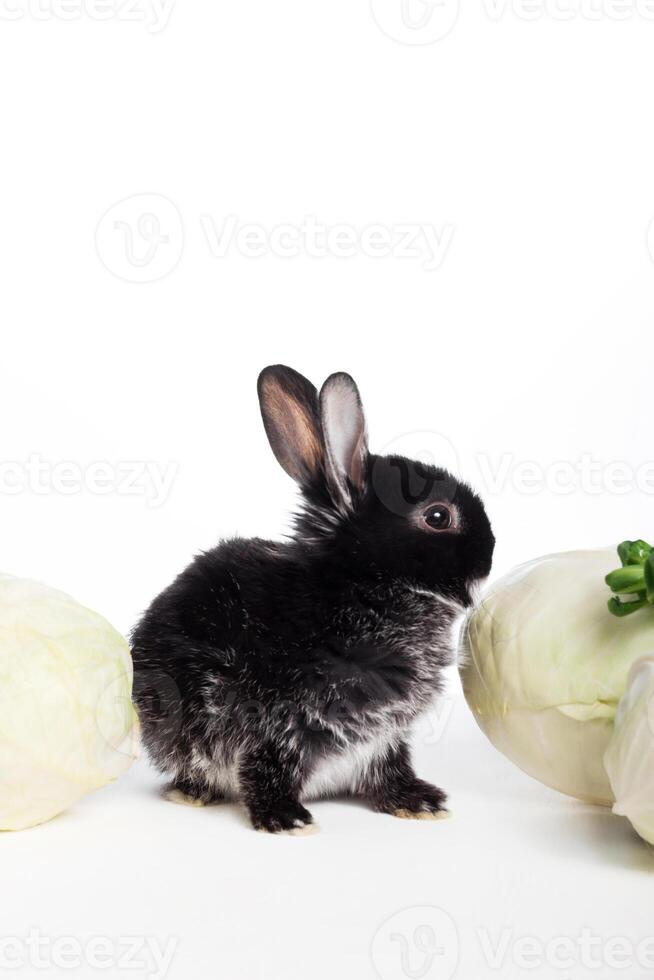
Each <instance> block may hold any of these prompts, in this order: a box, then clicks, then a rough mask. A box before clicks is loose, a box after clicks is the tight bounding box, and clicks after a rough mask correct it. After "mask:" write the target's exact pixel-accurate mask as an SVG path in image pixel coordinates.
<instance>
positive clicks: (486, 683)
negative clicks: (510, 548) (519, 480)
mask: <svg viewBox="0 0 654 980" xmlns="http://www.w3.org/2000/svg"><path fill="white" fill-rule="evenodd" d="M615 565H616V551H615V548H609V549H605V550H597V551H572V552H567V553H564V554H555V555H550V556H548V557H545V558H540V559H538V560H536V561H532V562H529V563H527V564H525V565H522V566H520V567H519V568H517V569H515V570H514V571H513V572H511V573H510V574H509V575H507V576H506V577H505V578H503V579H501V580H500V581H498V582H497V583H496V584H495V585H494V586H493V587H491V589H490V591H489V592H488V594H487V595H486V596H485V598H484V599H483V600H482V601H481V603H480V604H479V606H478V607H477V608H475V609H474V610H473V611H472V612H471V614H470V615H469V616H468V618H467V620H466V622H465V624H464V627H463V632H462V649H461V658H460V659H461V662H460V669H461V677H462V681H463V688H464V691H465V695H466V699H467V701H468V704H469V705H470V708H471V709H472V712H473V714H474V716H475V718H476V719H477V722H478V724H479V726H480V727H481V729H482V731H484V732H485V734H486V735H487V736H488V738H489V739H490V740H491V742H492V743H493V744H494V745H495V746H496V748H498V749H499V750H500V751H501V752H503V753H504V754H505V755H506V756H508V758H509V759H511V760H512V761H513V762H514V763H516V765H518V766H519V767H520V768H521V769H523V770H524V771H525V772H526V773H528V774H529V775H530V776H534V777H535V778H536V779H538V780H540V781H541V782H542V783H545V784H546V785H547V786H551V787H553V788H554V789H557V790H560V791H561V792H562V793H567V794H568V795H570V796H574V797H577V798H578V799H580V800H584V801H587V802H591V803H599V804H604V805H607V806H610V805H612V804H613V802H614V800H615V797H614V791H613V788H612V786H611V783H610V781H609V778H608V775H607V773H606V769H605V767H604V754H605V752H606V750H607V747H608V745H609V742H610V740H611V737H612V734H613V724H614V719H615V716H616V712H617V708H618V704H619V702H620V699H621V698H622V696H623V695H624V694H625V691H626V688H627V678H628V675H629V670H630V668H631V666H632V664H633V663H634V662H635V661H637V660H638V659H639V658H640V657H643V656H646V655H647V654H651V653H652V652H653V651H654V610H653V609H652V608H651V606H648V607H647V608H643V609H640V610H639V611H637V612H635V613H634V614H633V615H631V616H627V617H624V618H618V617H617V616H615V615H612V614H611V613H610V612H609V609H608V607H607V598H608V593H607V588H606V583H605V576H606V575H607V574H608V573H609V572H611V571H612V570H613V569H614V568H615Z"/></svg>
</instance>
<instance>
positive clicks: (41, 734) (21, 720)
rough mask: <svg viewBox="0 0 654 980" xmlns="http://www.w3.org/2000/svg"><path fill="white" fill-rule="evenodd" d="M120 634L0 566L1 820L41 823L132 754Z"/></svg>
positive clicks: (12, 824) (3, 823) (8, 826)
mask: <svg viewBox="0 0 654 980" xmlns="http://www.w3.org/2000/svg"><path fill="white" fill-rule="evenodd" d="M131 690H132V664H131V658H130V654H129V649H128V646H127V643H126V642H125V640H124V639H123V637H122V636H121V635H120V634H119V633H117V632H116V630H114V629H113V628H112V627H111V626H110V625H109V623H107V622H106V620H104V619H103V618H102V617H101V616H98V615H97V614H96V613H94V612H91V611H90V610H89V609H86V608H84V606H81V605H79V603H77V602H75V600H74V599H71V598H70V597H69V596H67V595H65V594H64V593H63V592H58V591H56V590H55V589H51V588H48V587H47V586H45V585H41V584H39V583H37V582H31V581H28V580H26V579H19V578H12V577H10V576H6V575H2V576H0V830H19V829H22V828H25V827H32V826H34V825H35V824H40V823H43V822H44V821H46V820H49V819H50V818H51V817H54V816H56V814H58V813H61V812H62V811H63V810H66V809H67V808H68V807H70V806H71V805H72V804H73V803H75V802H76V801H77V800H79V799H80V798H81V797H83V796H84V795H85V794H87V793H89V792H91V791H92V790H95V789H98V788H99V787H101V786H104V785H105V784H106V783H109V782H111V781H112V780H114V779H116V778H117V777H118V776H119V775H120V774H121V773H123V772H125V770H126V769H128V768H129V766H130V765H131V763H132V761H133V759H134V757H135V754H136V725H135V714H134V709H133V707H132V704H131Z"/></svg>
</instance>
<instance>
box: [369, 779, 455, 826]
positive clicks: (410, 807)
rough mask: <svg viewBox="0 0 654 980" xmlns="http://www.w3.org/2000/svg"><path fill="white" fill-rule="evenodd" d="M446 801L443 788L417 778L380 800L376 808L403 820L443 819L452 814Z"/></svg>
mask: <svg viewBox="0 0 654 980" xmlns="http://www.w3.org/2000/svg"><path fill="white" fill-rule="evenodd" d="M446 803H447V796H446V794H445V793H444V792H443V790H442V789H439V788H438V787H437V786H431V785H430V783H425V782H423V781H422V780H421V779H417V780H416V781H415V782H414V783H410V784H408V785H405V786H402V787H398V789H396V790H395V791H393V792H391V793H389V794H388V795H387V796H386V797H385V798H384V799H383V800H378V801H377V802H376V809H377V810H380V811H381V812H382V813H391V814H392V815H393V816H394V817H400V818H402V819H403V820H443V819H445V818H446V817H449V815H450V813H449V810H448V809H447V807H446Z"/></svg>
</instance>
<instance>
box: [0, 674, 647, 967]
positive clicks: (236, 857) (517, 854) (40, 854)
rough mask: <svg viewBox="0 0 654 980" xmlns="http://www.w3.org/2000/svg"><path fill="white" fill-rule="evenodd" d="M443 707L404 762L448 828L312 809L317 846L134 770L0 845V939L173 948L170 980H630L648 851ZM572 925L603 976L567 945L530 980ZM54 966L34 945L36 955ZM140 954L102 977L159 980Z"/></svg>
mask: <svg viewBox="0 0 654 980" xmlns="http://www.w3.org/2000/svg"><path fill="white" fill-rule="evenodd" d="M454 693H455V698H454V700H453V701H452V703H451V704H450V703H447V702H446V703H445V704H444V706H443V711H442V712H441V716H440V721H439V720H438V719H436V718H434V719H433V722H434V723H433V725H427V726H426V728H425V729H424V735H426V739H427V743H429V744H427V743H426V742H425V737H424V735H423V737H422V738H418V740H417V747H416V761H417V765H418V769H419V771H420V773H421V774H422V775H423V776H424V777H426V778H431V779H433V780H436V781H438V782H439V783H440V785H442V786H443V787H445V788H447V790H448V791H449V792H450V794H451V808H452V817H451V819H450V820H447V821H439V822H427V821H425V822H423V821H408V820H397V819H395V818H393V817H389V816H382V815H380V814H375V813H372V812H371V811H369V810H368V809H367V808H366V807H365V806H363V805H360V804H356V803H352V802H339V801H329V802H319V803H314V804H312V805H311V808H312V811H313V813H314V816H315V818H316V820H317V821H318V823H319V824H320V831H319V833H318V834H316V835H315V836H312V837H306V838H296V837H274V836H269V835H264V834H257V833H254V832H253V831H251V830H250V828H249V827H248V826H247V823H246V819H245V816H244V814H243V813H242V811H241V810H240V808H238V807H236V806H232V805H223V806H217V807H206V808H204V809H194V808H191V807H186V806H179V805H175V804H173V803H168V802H166V801H165V800H162V799H161V798H160V797H159V796H158V795H157V787H158V782H157V780H156V779H155V778H154V777H153V775H152V773H151V771H150V770H149V769H147V768H146V767H145V765H144V764H141V763H139V764H138V765H137V766H136V767H135V768H134V769H133V770H132V771H131V773H130V774H128V776H126V777H125V778H124V779H123V780H122V781H121V782H120V783H119V784H116V785H115V786H113V787H110V788H107V789H105V790H102V791H101V792H99V793H97V794H96V795H95V796H94V797H91V798H89V799H87V800H86V801H85V802H83V803H81V804H79V805H78V806H76V807H75V808H74V809H73V810H71V811H70V812H69V813H67V814H66V815H65V816H62V817H60V818H58V819H57V820H54V821H52V822H51V823H50V824H48V825H46V826H44V827H42V828H39V829H36V830H33V831H29V832H24V833H22V834H14V835H5V836H4V837H2V838H1V839H0V847H1V848H2V866H3V870H2V879H3V892H4V894H5V903H4V904H3V914H2V931H3V934H4V935H5V936H6V935H11V936H14V935H15V936H18V937H24V936H25V935H26V931H27V928H28V927H33V928H37V929H38V930H39V931H40V935H42V936H48V937H51V938H55V937H62V936H66V937H67V936H71V935H72V936H75V937H78V938H79V940H80V941H81V942H82V944H83V948H86V947H87V944H88V943H89V941H90V940H91V939H92V938H93V937H96V936H107V937H108V938H109V940H110V941H111V942H112V943H113V944H114V946H113V947H112V948H113V949H114V950H117V951H118V950H120V948H121V944H122V943H123V942H124V940H125V937H142V938H147V939H148V940H150V941H151V942H154V943H157V944H158V947H157V948H164V949H165V948H168V944H169V943H170V942H171V941H173V943H174V945H173V946H172V947H170V948H174V955H173V958H172V962H171V964H170V967H169V969H168V972H167V974H166V975H167V977H168V978H169V980H188V978H190V977H193V978H203V977H212V976H218V977H229V978H231V980H241V978H243V980H252V978H278V977H279V978H284V980H296V978H297V980H305V978H306V977H307V976H308V975H310V976H312V977H315V978H317V980H323V978H324V980H333V978H334V977H340V976H344V977H356V978H361V980H367V978H371V980H372V978H373V977H375V976H376V973H375V966H377V967H378V968H379V970H380V971H381V976H383V977H384V978H386V977H389V978H393V980H394V978H398V980H401V978H403V977H410V976H418V977H421V976H426V977H428V978H430V980H431V978H435V980H444V978H448V977H450V975H451V974H450V973H449V972H448V971H447V969H446V968H445V967H444V966H443V964H446V966H447V965H449V964H452V963H453V964H454V965H456V964H457V963H458V972H456V973H455V974H452V975H453V976H456V977H462V978H474V977H481V976H486V975H489V976H497V977H500V978H502V980H504V978H514V977H515V978H517V977H524V976H526V975H533V976H535V977H538V978H540V977H548V978H550V977H561V978H569V977H572V978H574V980H577V978H586V977H588V978H591V977H598V978H600V980H608V978H609V977H612V976H613V975H614V974H616V972H618V973H619V975H622V976H626V977H629V978H630V980H631V978H633V980H636V978H640V977H644V976H645V975H646V974H647V970H645V969H639V968H638V964H637V960H636V952H635V949H636V946H637V944H638V943H640V942H641V941H642V940H643V939H645V938H646V937H650V936H651V935H652V932H653V928H652V917H651V889H652V874H653V873H654V849H650V848H647V847H646V845H644V844H643V843H642V842H641V841H640V840H639V839H638V838H637V837H636V836H635V835H634V833H633V831H632V830H631V828H630V827H629V824H628V823H627V821H626V820H624V819H622V818H619V817H614V816H612V815H611V813H610V811H608V810H605V809H603V808H594V807H589V806H584V805H582V804H579V803H575V802H573V801H571V800H568V799H567V798H566V797H563V796H560V795H558V794H557V793H555V792H553V791H550V790H547V789H546V788H545V787H542V786H540V785H539V784H538V783H536V782H534V781H533V780H531V779H529V778H528V777H527V776H524V775H522V773H520V771H519V770H517V769H516V768H515V767H514V766H512V765H511V764H510V763H509V762H508V761H506V760H505V759H504V758H503V757H502V756H500V755H499V754H498V753H497V752H495V751H494V750H493V749H492V747H491V746H490V745H489V744H488V742H487V741H486V740H485V738H484V737H483V736H482V734H481V733H480V732H479V731H478V730H477V728H476V726H475V723H474V722H473V721H472V719H471V716H470V714H469V712H468V711H467V708H466V706H465V704H464V703H463V702H462V700H460V699H459V697H458V694H457V692H456V687H454ZM445 719H448V721H447V724H446V725H444V724H443V722H444V720H445ZM437 733H441V734H442V737H441V738H440V739H437V740H436V741H434V740H435V736H436V734H437ZM424 907H428V908H429V909H433V908H434V907H435V908H436V909H439V910H441V912H440V914H439V913H436V920H435V921H436V925H437V932H436V934H437V937H438V946H439V948H440V949H443V950H444V953H443V955H441V956H439V957H436V958H434V960H433V966H432V968H431V969H429V970H427V972H424V973H422V972H420V970H421V969H422V968H424V966H425V965H427V964H428V963H429V962H431V961H430V960H429V958H427V957H425V955H424V953H422V952H421V951H420V947H419V946H416V945H415V943H416V940H415V939H414V933H415V929H416V928H417V927H419V926H421V925H424V924H425V923H427V924H428V923H429V922H431V921H432V920H433V915H434V913H433V912H431V911H428V912H427V913H425V912H424ZM403 910H410V911H409V912H408V913H407V912H405V913H404V918H402V919H400V921H399V924H398V923H397V922H394V923H392V924H391V929H390V931H392V934H393V935H396V936H398V935H399V936H405V938H406V942H407V943H408V944H409V945H408V948H409V949H410V955H411V958H410V960H409V961H408V962H409V969H410V970H416V971H418V972H416V973H410V972H407V973H404V972H402V966H401V963H402V961H401V958H400V956H401V940H399V939H398V938H396V939H395V940H392V939H390V938H389V929H386V930H384V929H383V926H384V923H385V922H386V921H387V920H388V919H390V918H391V917H394V916H395V915H396V914H397V913H401V912H402V911H403ZM442 913H446V915H445V916H443V914H442ZM447 916H449V917H450V918H451V920H452V921H453V922H454V924H455V931H454V932H450V931H448V929H447V925H448V918H447ZM380 929H381V930H382V931H381V933H380V937H379V938H378V939H377V940H375V936H376V934H377V933H378V931H379V930H380ZM505 930H508V931H509V932H507V933H506V935H510V941H509V943H508V946H507V949H506V953H505V954H504V956H503V957H502V958H501V967H500V968H499V969H495V968H494V967H493V961H492V959H491V960H488V959H487V958H486V956H485V952H484V950H485V949H486V946H485V945H484V943H485V942H487V943H490V948H491V949H492V948H494V947H495V945H496V944H497V943H499V942H500V940H501V938H502V936H503V934H504V932H505ZM584 930H590V933H591V936H592V938H593V940H594V941H595V943H596V945H595V946H594V947H593V950H592V961H593V962H595V963H596V964H597V963H599V964H603V965H601V966H600V968H599V969H598V968H594V969H591V968H586V967H585V966H584V962H585V961H584V960H583V959H582V951H581V948H580V947H577V949H576V953H575V958H576V960H577V962H576V963H575V964H574V968H573V969H568V970H562V969H558V968H556V966H552V965H551V964H550V963H549V961H548V960H547V956H546V954H545V953H543V957H544V960H545V965H544V966H543V968H541V969H537V970H530V971H527V973H526V972H525V970H524V966H523V964H522V961H521V959H520V956H521V955H522V953H523V947H522V946H521V945H520V941H521V940H522V941H524V940H525V939H526V938H532V939H534V940H537V941H540V942H541V943H543V944H547V943H549V942H551V941H552V940H554V939H557V938H559V937H562V936H567V937H570V938H571V939H572V940H574V941H575V942H579V941H580V940H581V938H582V937H583V935H584ZM457 937H458V938H457ZM614 937H623V938H625V939H626V940H627V941H630V942H631V943H632V944H633V948H634V953H633V954H632V960H633V969H631V970H627V971H624V970H622V971H616V970H615V969H612V968H611V967H610V965H609V964H607V962H606V960H607V957H608V958H609V959H610V952H609V953H608V954H607V953H606V945H607V944H608V943H609V942H610V940H612V939H613V938H614ZM417 941H418V942H419V937H418V940H417ZM504 941H505V942H506V940H504ZM373 942H374V945H373ZM598 942H601V946H598V945H597V943H598ZM502 948H504V947H502ZM457 952H458V956H457ZM51 953H52V947H44V949H43V952H42V955H43V956H44V957H46V956H50V955H51ZM24 955H25V957H26V958H27V953H25V954H24ZM116 955H117V953H116ZM559 955H560V956H561V955H562V952H561V951H560V950H559ZM137 958H138V959H141V960H143V962H144V964H145V963H146V962H147V964H148V965H147V968H146V967H145V965H144V967H143V968H142V969H141V970H138V971H136V970H135V971H134V973H133V974H132V973H127V972H125V971H123V970H121V969H120V968H119V967H118V965H116V963H114V965H113V966H109V968H108V969H106V970H105V971H104V976H106V977H108V978H114V977H116V978H118V977H121V976H125V975H127V976H134V977H145V976H148V975H152V974H153V973H155V970H154V963H153V961H151V960H150V961H147V960H146V956H145V951H144V950H143V949H141V950H140V952H139V954H138V957H137ZM95 972H96V971H94V970H91V969H90V968H88V967H87V969H86V970H84V969H80V970H79V971H78V972H77V973H75V972H72V971H60V974H59V972H57V970H56V969H54V970H53V975H56V976H58V975H61V976H64V975H72V976H75V975H81V976H94V975H95ZM17 975H19V976H25V977H29V978H31V977H32V976H34V977H37V976H42V975H43V971H42V970H40V971H39V970H37V969H28V968H26V969H25V970H24V972H22V973H18V974H17Z"/></svg>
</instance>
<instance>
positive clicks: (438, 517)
mask: <svg viewBox="0 0 654 980" xmlns="http://www.w3.org/2000/svg"><path fill="white" fill-rule="evenodd" d="M423 517H424V521H425V524H428V525H429V527H433V529H434V530H435V531H447V529H448V528H449V527H452V511H451V510H450V509H449V508H448V507H445V505H444V504H434V505H433V506H432V507H430V508H429V510H426V511H425V513H424V515H423Z"/></svg>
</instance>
